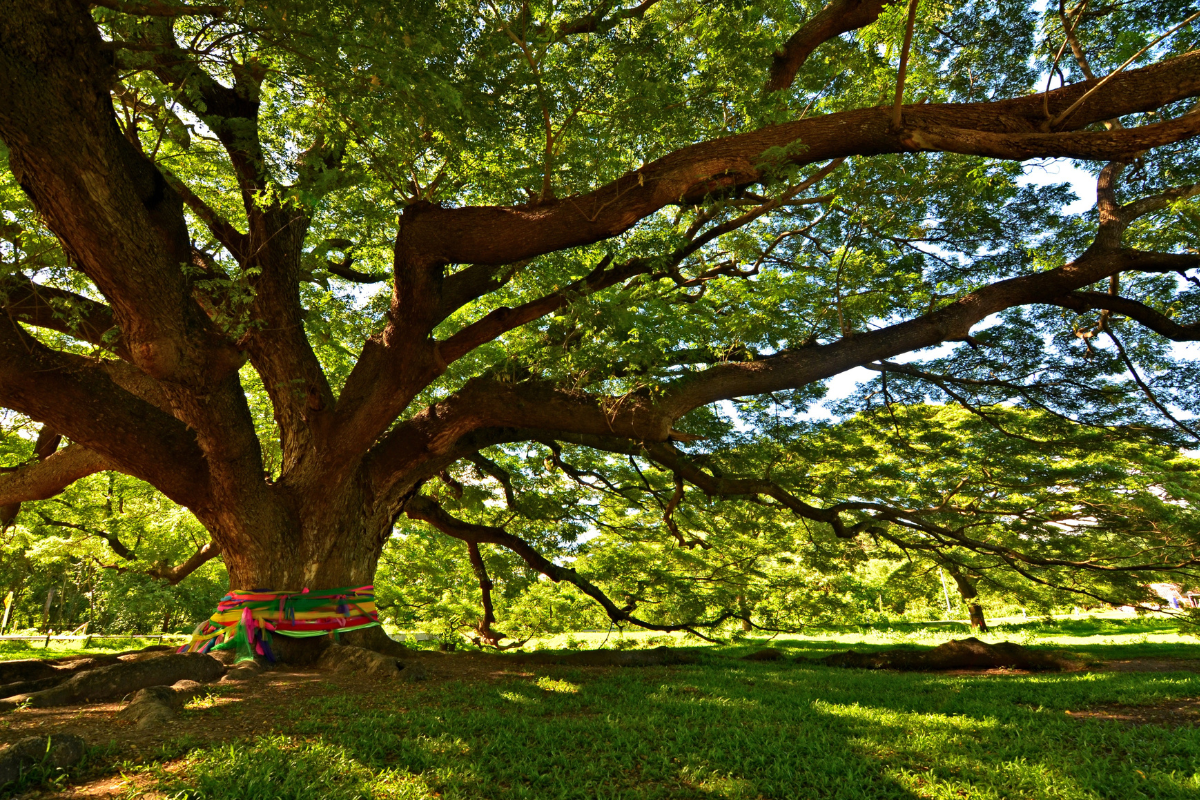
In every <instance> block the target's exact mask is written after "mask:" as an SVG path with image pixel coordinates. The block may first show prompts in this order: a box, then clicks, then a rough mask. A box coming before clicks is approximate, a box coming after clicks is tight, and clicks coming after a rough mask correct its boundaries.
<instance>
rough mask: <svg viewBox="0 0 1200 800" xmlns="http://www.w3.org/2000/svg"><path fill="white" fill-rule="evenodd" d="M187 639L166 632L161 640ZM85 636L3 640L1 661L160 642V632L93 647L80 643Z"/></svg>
mask: <svg viewBox="0 0 1200 800" xmlns="http://www.w3.org/2000/svg"><path fill="white" fill-rule="evenodd" d="M186 642H187V637H186V636H174V637H172V636H167V637H166V638H164V639H163V641H162V644H173V645H177V646H178V645H182V644H184V643H186ZM82 643H83V640H76V641H68V642H63V641H52V642H50V646H49V647H46V646H45V645H44V644H43V643H42V642H41V641H36V642H13V641H0V661H12V660H14V659H21V658H42V659H54V658H66V657H68V656H95V655H105V654H108V653H123V652H125V651H126V650H137V649H139V648H142V647H149V646H150V645H156V644H159V641H158V636H157V635H155V636H134V637H132V638H130V637H127V636H122V637H121V638H120V639H100V640H95V639H93V640H92V644H91V646H90V647H86V648H85V647H80V645H81V644H82Z"/></svg>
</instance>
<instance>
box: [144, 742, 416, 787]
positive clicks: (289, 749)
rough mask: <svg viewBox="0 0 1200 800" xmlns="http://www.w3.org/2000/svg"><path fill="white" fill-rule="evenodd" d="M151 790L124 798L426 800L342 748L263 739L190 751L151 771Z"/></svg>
mask: <svg viewBox="0 0 1200 800" xmlns="http://www.w3.org/2000/svg"><path fill="white" fill-rule="evenodd" d="M154 777H156V778H157V782H156V783H155V785H154V787H153V788H152V789H150V790H146V789H142V788H136V789H130V790H129V791H128V792H127V793H126V795H125V797H126V798H139V797H150V796H153V797H164V796H165V797H167V798H171V800H176V799H177V800H310V798H311V800H360V799H361V798H367V797H370V798H381V800H382V799H384V798H386V799H388V800H391V799H392V798H395V799H396V800H406V799H407V798H423V797H429V792H428V787H427V786H425V784H424V782H423V781H422V780H421V778H419V777H418V776H415V775H411V774H408V773H403V772H398V771H396V770H390V769H381V770H380V769H372V768H370V767H369V766H367V765H365V764H363V763H362V762H361V761H359V760H358V759H356V758H354V757H353V756H352V755H351V754H350V752H349V751H348V750H347V748H345V747H341V746H339V745H337V744H334V743H329V742H324V741H320V740H305V739H298V738H294V737H290V736H280V735H276V736H262V737H259V738H257V739H255V740H253V741H252V742H240V741H239V742H231V743H229V744H226V745H222V746H220V747H213V748H206V749H199V750H196V751H193V752H192V753H191V754H190V755H189V756H188V757H187V758H186V759H185V760H184V761H183V763H182V764H179V765H175V768H173V769H171V770H166V769H160V770H157V771H156V774H155V776H154Z"/></svg>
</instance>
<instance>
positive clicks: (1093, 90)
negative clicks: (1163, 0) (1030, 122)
mask: <svg viewBox="0 0 1200 800" xmlns="http://www.w3.org/2000/svg"><path fill="white" fill-rule="evenodd" d="M1197 17H1200V11H1197V12H1196V13H1195V14H1192V15H1191V16H1190V17H1188V18H1187V19H1185V20H1184V21H1183V22H1181V23H1179V24H1178V25H1176V26H1175V27H1174V28H1171V30H1169V31H1167V32H1166V33H1164V34H1163V35H1162V36H1159V37H1158V38H1157V39H1155V40H1154V41H1153V42H1151V43H1150V44H1148V45H1146V46H1145V47H1143V48H1142V49H1141V50H1138V51H1137V52H1136V53H1134V54H1133V55H1131V56H1130V57H1129V59H1128V60H1127V61H1126V62H1125V63H1124V64H1122V65H1121V66H1119V67H1117V68H1116V69H1114V70H1113V71H1112V72H1110V73H1108V74H1107V75H1105V76H1104V77H1103V78H1102V79H1101V80H1100V82H1099V83H1097V84H1096V85H1095V86H1093V87H1092V88H1091V89H1088V90H1087V91H1086V92H1084V93H1083V97H1080V98H1079V99H1078V100H1076V101H1075V102H1074V103H1072V104H1071V105H1070V106H1069V107H1068V108H1067V110H1066V111H1064V112H1062V113H1061V114H1059V115H1058V116H1057V117H1055V118H1054V119H1053V120H1051V121H1050V126H1049V127H1050V128H1051V129H1053V128H1055V127H1057V126H1058V125H1059V124H1061V123H1062V121H1063V120H1065V119H1066V118H1067V117H1069V116H1071V115H1072V114H1074V113H1075V109H1077V108H1079V107H1080V106H1081V105H1083V102H1084V101H1085V100H1087V99H1088V98H1089V97H1091V96H1092V95H1093V94H1095V93H1096V92H1097V91H1098V90H1099V89H1100V87H1102V86H1103V85H1104V84H1106V83H1108V82H1109V81H1110V80H1112V79H1113V78H1115V77H1116V76H1117V75H1119V74H1120V73H1121V72H1123V71H1124V69H1125V68H1126V67H1128V66H1129V65H1130V64H1132V63H1133V62H1134V61H1136V60H1137V59H1138V58H1140V57H1141V55H1142V54H1143V53H1145V52H1146V51H1147V50H1149V49H1150V48H1151V47H1154V46H1155V45H1156V44H1158V43H1159V42H1161V41H1162V40H1163V39H1166V38H1167V37H1168V36H1171V35H1172V34H1174V33H1175V32H1176V31H1179V30H1180V29H1182V28H1184V27H1185V26H1187V25H1188V24H1190V23H1191V22H1192V21H1193V20H1195V19H1196V18H1197Z"/></svg>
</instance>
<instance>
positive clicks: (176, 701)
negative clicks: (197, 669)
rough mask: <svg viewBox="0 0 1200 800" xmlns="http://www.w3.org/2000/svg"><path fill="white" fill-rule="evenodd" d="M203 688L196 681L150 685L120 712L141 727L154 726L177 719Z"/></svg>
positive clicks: (124, 717) (123, 717) (122, 716)
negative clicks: (176, 715) (177, 714)
mask: <svg viewBox="0 0 1200 800" xmlns="http://www.w3.org/2000/svg"><path fill="white" fill-rule="evenodd" d="M202 689H203V687H202V686H201V684H199V683H197V682H196V681H187V680H184V681H176V682H175V683H174V684H173V685H171V686H149V687H147V688H145V689H140V690H139V691H138V692H137V693H136V694H135V695H134V696H133V699H132V700H131V701H130V702H129V705H127V706H125V708H123V709H121V712H120V714H118V716H119V717H121V719H128V720H132V721H133V722H136V723H137V726H138V727H139V728H154V727H158V726H159V725H163V724H166V723H168V722H170V721H171V720H173V719H175V714H176V713H178V712H179V711H181V710H182V709H183V707H184V706H185V705H187V702H188V701H189V700H191V699H192V698H193V697H195V696H196V695H197V694H199V693H200V691H201V690H202Z"/></svg>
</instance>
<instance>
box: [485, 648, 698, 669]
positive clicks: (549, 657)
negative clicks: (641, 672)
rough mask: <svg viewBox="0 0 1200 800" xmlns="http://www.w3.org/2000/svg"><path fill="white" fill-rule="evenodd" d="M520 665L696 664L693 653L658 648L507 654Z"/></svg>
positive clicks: (506, 658) (653, 665)
mask: <svg viewBox="0 0 1200 800" xmlns="http://www.w3.org/2000/svg"><path fill="white" fill-rule="evenodd" d="M505 661H506V662H510V663H517V664H562V665H566V666H576V667H660V666H671V665H673V664H695V663H696V661H697V658H696V657H695V656H694V655H692V654H691V653H685V652H682V651H680V650H673V649H671V648H670V647H656V648H654V649H653V650H587V651H584V652H582V653H522V654H520V655H512V656H505Z"/></svg>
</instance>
